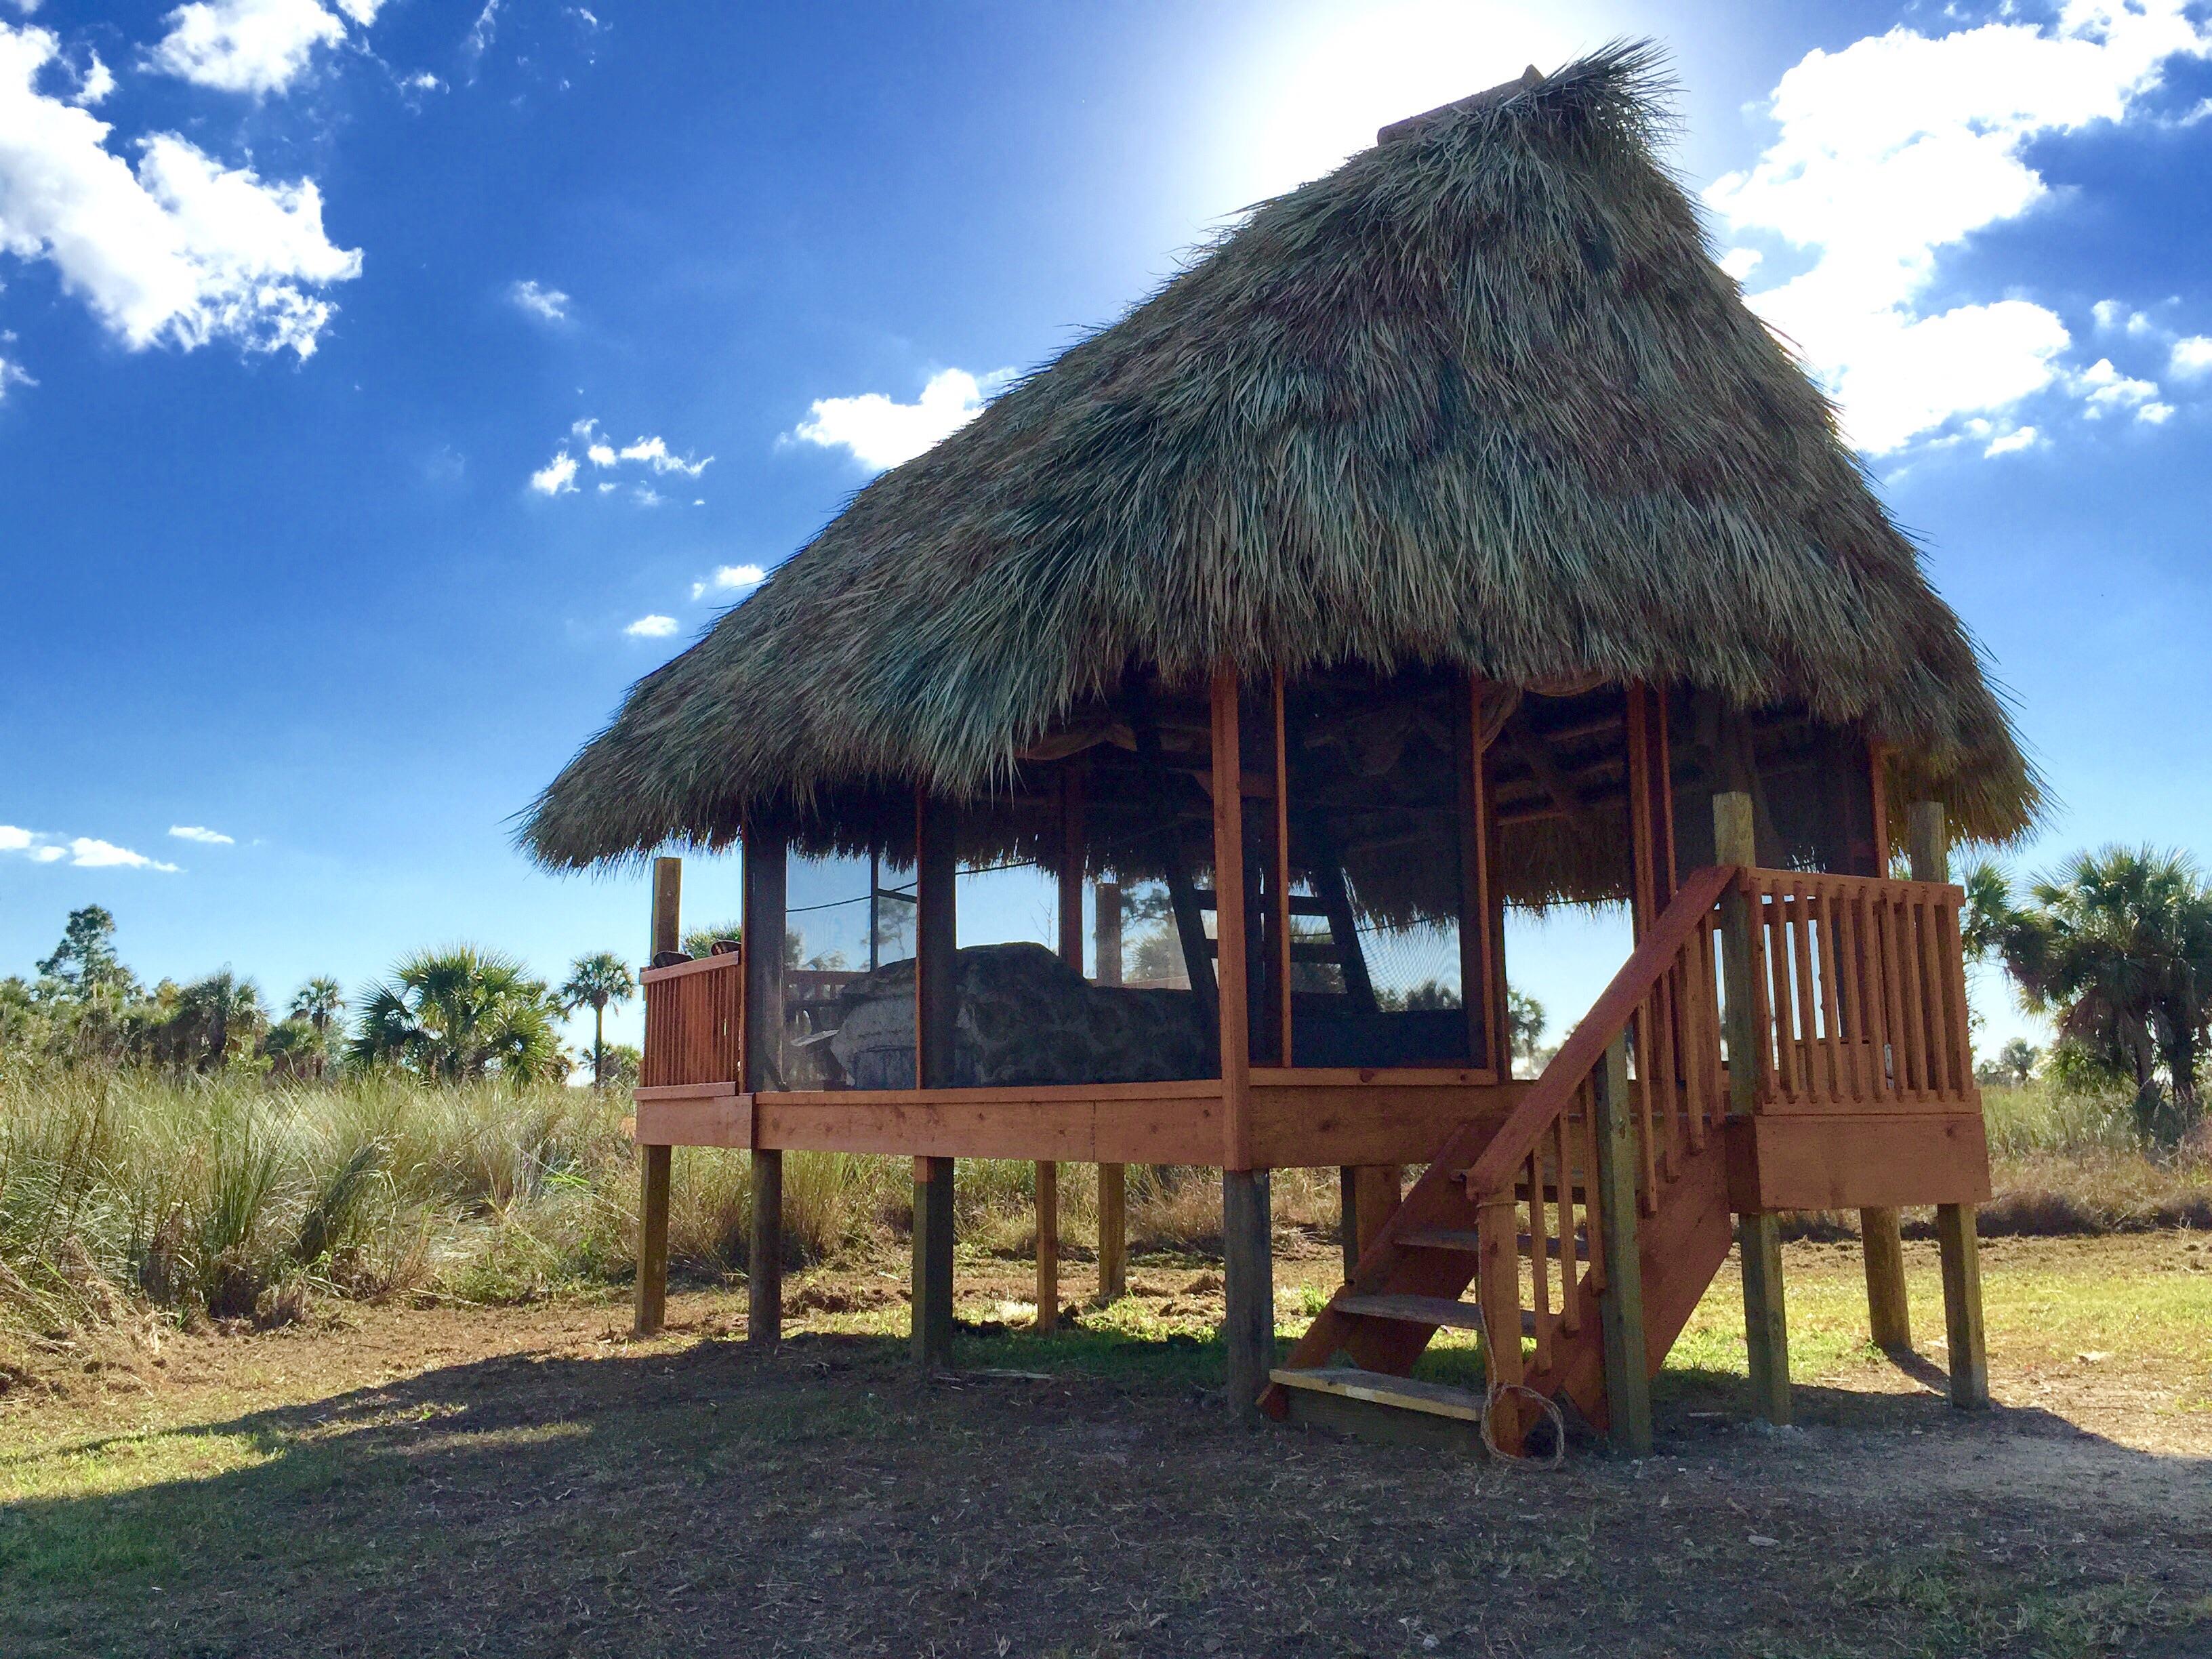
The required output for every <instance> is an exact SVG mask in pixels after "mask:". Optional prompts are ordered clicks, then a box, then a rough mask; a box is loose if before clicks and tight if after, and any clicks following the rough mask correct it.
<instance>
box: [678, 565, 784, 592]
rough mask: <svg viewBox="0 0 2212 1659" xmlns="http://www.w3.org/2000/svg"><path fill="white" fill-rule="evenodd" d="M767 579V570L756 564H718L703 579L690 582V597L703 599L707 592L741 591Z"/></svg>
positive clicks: (756, 585) (758, 584)
mask: <svg viewBox="0 0 2212 1659" xmlns="http://www.w3.org/2000/svg"><path fill="white" fill-rule="evenodd" d="M766 580H768V572H767V571H765V570H763V569H762V568H760V567H759V566H758V565H757V564H726V565H720V566H718V567H716V568H715V571H714V574H713V575H711V576H709V577H708V578H707V579H706V580H704V581H696V582H693V583H692V584H691V597H692V598H693V599H705V598H706V597H707V595H708V594H709V593H737V592H743V591H744V589H746V588H748V587H758V586H760V585H761V584H762V583H763V582H764V581H766Z"/></svg>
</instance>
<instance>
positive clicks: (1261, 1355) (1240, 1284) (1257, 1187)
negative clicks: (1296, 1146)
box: [1221, 1170, 1275, 1423]
mask: <svg viewBox="0 0 2212 1659" xmlns="http://www.w3.org/2000/svg"><path fill="white" fill-rule="evenodd" d="M1271 1223H1272V1217H1271V1214H1270V1205H1269V1200H1268V1180H1267V1171H1266V1170H1223V1171H1222V1172H1221V1279H1222V1297H1223V1300H1224V1301H1225V1304H1226V1306H1225V1310H1224V1312H1223V1316H1222V1322H1221V1346H1222V1349H1223V1353H1224V1358H1225V1360H1226V1363H1227V1370H1228V1374H1229V1409H1230V1412H1231V1415H1233V1416H1235V1417H1237V1419H1240V1420H1243V1421H1246V1422H1252V1423H1257V1422H1260V1421H1261V1420H1263V1419H1262V1417H1261V1411H1260V1395H1261V1393H1262V1392H1263V1391H1264V1390H1265V1389H1267V1373H1268V1372H1269V1371H1270V1370H1273V1367H1274V1364H1275V1261H1274V1248H1273V1238H1272V1237H1271V1233H1270V1227H1271Z"/></svg>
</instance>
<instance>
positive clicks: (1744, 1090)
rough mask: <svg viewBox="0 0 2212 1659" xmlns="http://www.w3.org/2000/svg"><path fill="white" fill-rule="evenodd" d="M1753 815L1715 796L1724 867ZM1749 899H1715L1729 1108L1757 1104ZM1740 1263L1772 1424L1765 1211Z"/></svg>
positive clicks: (1739, 1235)
mask: <svg viewBox="0 0 2212 1659" xmlns="http://www.w3.org/2000/svg"><path fill="white" fill-rule="evenodd" d="M1757 823H1758V817H1757V814H1756V812H1755V811H1754V809H1753V802H1752V799H1751V797H1750V796H1749V795H1747V794H1745V793H1742V792H1741V791H1740V790H1724V791H1723V792H1722V793H1718V794H1717V795H1715V796H1714V797H1713V856H1714V858H1715V860H1717V862H1719V863H1722V864H1735V865H1741V866H1744V867H1745V868H1747V869H1749V868H1754V867H1756V866H1757V865H1758V862H1759V853H1758V841H1757V830H1756V826H1757ZM1752 932H1753V918H1752V915H1751V903H1750V900H1749V898H1748V897H1747V895H1746V894H1745V893H1744V892H1743V890H1741V888H1740V887H1731V888H1729V890H1728V891H1727V892H1726V893H1724V894H1723V895H1722V896H1721V975H1722V979H1723V985H1724V987H1725V989H1726V993H1727V997H1728V1007H1727V1012H1726V1018H1725V1024H1724V1028H1723V1029H1724V1030H1725V1031H1726V1033H1727V1036H1728V1051H1729V1052H1728V1063H1729V1114H1730V1115H1732V1116H1738V1117H1749V1116H1750V1115H1753V1112H1754V1111H1756V1109H1758V1104H1759V1076H1760V1072H1761V1069H1762V1067H1763V1065H1764V1052H1763V1051H1764V1048H1765V1041H1766V1034H1765V1032H1764V1031H1762V1030H1759V1024H1758V1021H1757V1018H1756V1017H1755V1011H1756V1007H1757V1002H1756V991H1755V988H1754V987H1755V982H1756V979H1757V972H1758V970H1757V967H1756V957H1754V954H1753V939H1752ZM1736 1242H1737V1244H1738V1246H1739V1249H1740V1254H1741V1256H1742V1260H1743V1331H1744V1341H1745V1344H1746V1346H1747V1350H1748V1352H1749V1358H1750V1364H1751V1397H1752V1409H1753V1410H1754V1411H1756V1412H1757V1413H1759V1415H1760V1416H1761V1417H1763V1418H1765V1419H1766V1420H1767V1421H1768V1422H1770V1423H1787V1422H1788V1421H1789V1420H1790V1321H1789V1316H1788V1311H1787V1307H1786V1304H1785V1302H1784V1294H1783V1287H1782V1234H1781V1231H1780V1229H1779V1226H1778V1224H1777V1220H1776V1218H1775V1216H1774V1214H1773V1212H1771V1211H1746V1212H1744V1213H1743V1215H1742V1216H1741V1219H1740V1221H1739V1224H1738V1226H1737V1229H1736Z"/></svg>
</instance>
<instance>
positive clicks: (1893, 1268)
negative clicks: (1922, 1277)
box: [1859, 1209, 1912, 1353]
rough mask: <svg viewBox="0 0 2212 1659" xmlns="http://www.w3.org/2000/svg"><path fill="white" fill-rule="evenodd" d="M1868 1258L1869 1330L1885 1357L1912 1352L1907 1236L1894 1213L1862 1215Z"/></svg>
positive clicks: (1874, 1211) (1868, 1211) (1861, 1233)
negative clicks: (1906, 1257) (1906, 1281)
mask: <svg viewBox="0 0 2212 1659" xmlns="http://www.w3.org/2000/svg"><path fill="white" fill-rule="evenodd" d="M1859 1239H1860V1242H1861V1244H1862V1247H1863V1249H1864V1251H1865V1255H1866V1286H1867V1329H1868V1334H1869V1336H1871V1337H1872V1338H1873V1340H1874V1345H1875V1346H1876V1347H1877V1348H1880V1349H1881V1351H1882V1352H1885V1353H1907V1352H1911V1348H1912V1313H1911V1309H1910V1307H1908V1306H1907V1304H1906V1302H1905V1234H1904V1230H1903V1228H1902V1227H1901V1225H1899V1218H1898V1212H1896V1211H1895V1210H1893V1209H1865V1210H1861V1211H1860V1212H1859Z"/></svg>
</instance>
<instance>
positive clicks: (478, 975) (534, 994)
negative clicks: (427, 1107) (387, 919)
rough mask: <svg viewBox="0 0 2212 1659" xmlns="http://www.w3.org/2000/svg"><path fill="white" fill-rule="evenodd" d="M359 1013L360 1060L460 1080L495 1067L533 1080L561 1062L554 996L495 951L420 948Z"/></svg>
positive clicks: (369, 995) (372, 991)
mask: <svg viewBox="0 0 2212 1659" xmlns="http://www.w3.org/2000/svg"><path fill="white" fill-rule="evenodd" d="M356 1012H357V1014H358V1016H359V1019H360V1029H359V1030H357V1031H356V1033H355V1035H354V1039H353V1042H352V1043H351V1044H350V1045H349V1053H350V1054H351V1055H352V1057H353V1058H354V1060H356V1062H358V1063H370V1064H373V1063H375V1062H378V1061H386V1062H393V1063H397V1064H398V1065H402V1066H407V1067H409V1068H410V1070H413V1071H416V1072H420V1073H422V1074H423V1075H425V1076H427V1077H435V1078H440V1079H446V1080H447V1081H453V1082H459V1081H462V1080H465V1079H475V1078H481V1077H483V1076H484V1075H485V1074H486V1073H489V1072H491V1071H493V1070H494V1069H496V1070H497V1071H498V1072H500V1073H501V1074H502V1075H504V1076H507V1077H512V1078H516V1079H531V1078H540V1077H548V1076H551V1075H553V1074H555V1073H557V1072H558V1071H559V1070H560V1068H561V1045H560V1041H559V1037H558V1036H557V1034H556V1031H555V1029H554V1019H555V1015H556V1009H555V1006H554V1002H553V998H552V995H551V994H550V992H549V991H548V990H547V989H546V987H545V983H544V981H543V980H535V979H532V978H531V977H530V976H529V975H528V973H526V971H525V970H524V969H523V966H522V964H521V963H519V962H517V961H516V960H515V959H514V958H513V957H509V956H506V955H503V954H501V953H500V952H498V951H479V950H477V948H476V947H475V946H474V945H452V946H449V947H447V948H446V949H444V950H438V951H417V952H416V954H415V955H413V956H410V957H404V958H403V959H402V960H401V961H400V962H398V963H396V964H394V966H393V968H392V975H391V977H390V978H389V979H387V980H385V981H381V982H380V983H378V984H374V985H372V986H370V987H368V990H366V991H365V992H363V993H362V997H361V1000H360V1002H359V1004H358V1005H356Z"/></svg>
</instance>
